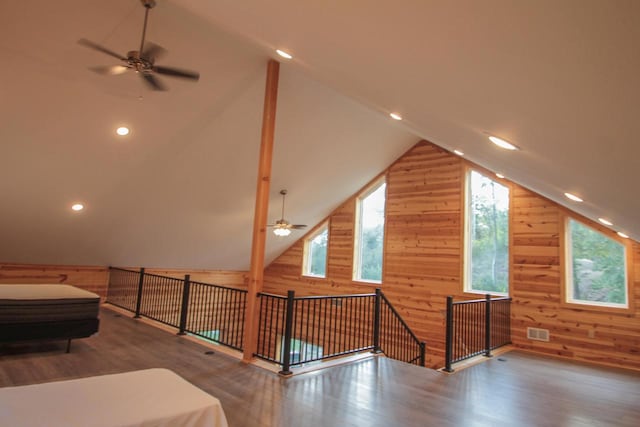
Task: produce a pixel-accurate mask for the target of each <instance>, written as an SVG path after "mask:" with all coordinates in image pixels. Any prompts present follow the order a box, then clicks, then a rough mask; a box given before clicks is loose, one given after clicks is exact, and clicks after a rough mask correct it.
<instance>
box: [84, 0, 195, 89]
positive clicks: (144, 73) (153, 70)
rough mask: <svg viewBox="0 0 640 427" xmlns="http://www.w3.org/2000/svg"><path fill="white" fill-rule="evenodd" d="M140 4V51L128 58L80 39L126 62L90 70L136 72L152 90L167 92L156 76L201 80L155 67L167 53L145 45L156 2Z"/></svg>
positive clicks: (184, 72) (176, 70) (185, 72)
mask: <svg viewBox="0 0 640 427" xmlns="http://www.w3.org/2000/svg"><path fill="white" fill-rule="evenodd" d="M140 2H141V3H142V5H143V6H144V8H145V11H144V26H143V27H142V40H141V41H140V50H132V51H130V52H129V53H127V55H126V56H122V55H120V54H118V53H116V52H114V51H112V50H109V49H107V48H106V47H104V46H101V45H99V44H97V43H94V42H92V41H90V40H87V39H80V40H78V43H80V44H81V45H83V46H85V47H88V48H90V49H94V50H97V51H99V52H102V53H106V54H107V55H110V56H113V57H114V58H117V59H119V60H121V61H122V62H124V64H123V65H114V66H105V67H92V68H90V69H91V70H92V71H95V72H97V73H99V74H111V75H116V74H122V73H124V72H126V71H128V70H134V71H135V72H136V73H138V74H139V75H140V76H141V77H142V78H143V79H144V81H145V82H146V83H147V84H148V85H149V87H150V88H151V89H152V90H167V88H166V87H165V86H164V85H163V84H162V83H161V82H160V81H159V80H158V79H157V78H156V76H155V75H156V74H161V75H164V76H167V77H179V78H182V79H187V80H192V81H197V80H198V79H199V78H200V74H199V73H197V72H195V71H189V70H182V69H179V68H173V67H164V66H160V65H155V61H156V59H158V58H159V57H160V56H161V55H163V54H164V53H166V50H165V49H164V48H162V47H161V46H158V45H157V44H154V43H152V42H149V41H148V42H146V43H145V40H144V38H145V34H146V32H147V18H148V16H149V10H151V9H152V8H153V7H154V6H155V5H156V2H155V0H140Z"/></svg>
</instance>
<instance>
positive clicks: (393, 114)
mask: <svg viewBox="0 0 640 427" xmlns="http://www.w3.org/2000/svg"><path fill="white" fill-rule="evenodd" d="M389 117H391V118H392V119H393V120H402V116H401V115H400V114H398V113H389Z"/></svg>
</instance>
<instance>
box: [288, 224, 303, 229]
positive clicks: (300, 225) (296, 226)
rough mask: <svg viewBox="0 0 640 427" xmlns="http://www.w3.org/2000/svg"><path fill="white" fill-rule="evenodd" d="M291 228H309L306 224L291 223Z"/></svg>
mask: <svg viewBox="0 0 640 427" xmlns="http://www.w3.org/2000/svg"><path fill="white" fill-rule="evenodd" d="M289 228H295V229H296V230H300V229H302V228H307V226H306V225H305V224H291V226H290V227H289Z"/></svg>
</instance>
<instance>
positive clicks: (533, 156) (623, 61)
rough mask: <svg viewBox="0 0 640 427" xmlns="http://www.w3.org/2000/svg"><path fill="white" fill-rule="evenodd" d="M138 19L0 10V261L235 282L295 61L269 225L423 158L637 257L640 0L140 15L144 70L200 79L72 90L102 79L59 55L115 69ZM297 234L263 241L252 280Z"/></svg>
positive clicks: (259, 7) (321, 209) (51, 8)
mask: <svg viewBox="0 0 640 427" xmlns="http://www.w3.org/2000/svg"><path fill="white" fill-rule="evenodd" d="M143 14H144V11H143V8H142V7H141V5H140V2H139V1H138V0H110V1H103V2H97V1H89V2H88V1H86V0H61V1H56V2H51V1H45V0H35V1H30V2H22V1H4V2H1V3H0V61H1V63H2V67H0V99H1V100H2V101H1V102H0V144H2V145H1V147H2V151H1V153H2V155H1V156H0V200H1V204H0V239H1V241H2V244H1V245H0V262H31V263H60V264H97V265H105V264H111V265H143V266H147V267H156V266H162V267H176V268H179V267H183V268H209V269H247V268H248V265H249V258H250V242H251V230H252V218H253V206H254V200H255V187H256V170H257V162H258V150H259V144H260V126H261V117H262V116H261V115H262V103H263V93H264V79H265V70H266V62H267V60H268V58H269V57H272V56H273V49H274V48H285V49H288V50H290V51H291V52H292V53H294V55H295V58H294V60H293V61H290V62H288V63H283V64H282V68H281V79H280V94H279V100H278V113H277V125H276V141H275V151H274V162H273V180H272V186H271V193H272V198H271V202H272V206H271V209H270V214H269V219H270V221H274V220H276V219H278V217H279V215H280V205H279V202H280V199H279V195H278V191H279V190H280V189H282V188H287V189H288V190H289V195H288V196H287V212H286V217H287V219H289V220H291V221H292V222H295V223H306V224H309V225H313V224H316V223H317V222H318V221H320V220H321V219H322V218H324V217H325V216H326V215H327V214H328V213H329V212H330V211H331V210H332V209H333V208H335V207H336V206H337V205H338V204H339V203H340V202H342V201H343V200H345V199H346V198H347V197H349V196H350V195H351V194H352V193H354V192H355V191H356V190H357V189H358V188H360V187H361V186H362V185H364V184H365V183H366V182H367V181H369V180H370V179H371V178H373V177H374V176H375V175H376V174H377V173H379V172H380V171H381V170H383V169H384V168H385V167H386V166H387V165H389V164H390V163H391V162H392V161H393V160H394V159H395V158H396V157H398V156H399V155H400V154H401V153H403V152H404V151H405V150H406V149H408V148H409V147H410V146H411V145H413V144H414V143H416V142H417V141H418V140H419V139H420V138H426V139H429V140H431V141H433V142H435V143H437V144H439V145H441V146H442V147H444V148H446V149H450V150H453V149H460V150H462V151H464V152H465V153H466V157H467V158H469V159H470V160H472V161H475V162H476V163H479V164H481V165H483V166H485V167H487V168H489V169H491V170H495V171H500V172H502V173H504V174H505V175H507V177H508V178H510V179H512V180H514V181H516V182H518V183H520V184H522V185H524V186H526V187H529V188H531V189H533V190H535V191H537V192H538V193H540V194H543V195H545V196H547V197H549V198H551V199H553V200H555V201H557V202H560V203H562V204H565V205H567V206H569V207H570V208H572V209H574V210H577V211H579V212H581V213H583V214H585V215H586V216H588V217H591V218H597V217H601V216H604V217H607V218H610V219H611V220H612V221H613V222H614V223H615V227H614V228H615V229H616V230H623V231H625V232H627V233H628V234H630V235H631V236H632V237H634V238H635V239H636V240H640V222H639V221H638V220H637V215H636V212H640V199H639V198H637V197H635V191H634V190H635V185H636V182H637V181H638V180H637V178H636V170H638V169H639V168H638V167H639V166H640V164H639V163H640V162H639V160H638V159H640V144H638V142H637V140H638V135H640V121H639V120H638V117H640V103H639V99H640V49H639V46H640V44H639V43H638V41H639V40H640V2H637V1H633V0H629V1H622V0H616V1H613V0H612V1H599V0H598V1H595V0H594V1H588V0H563V1H556V0H554V1H543V0H538V1H535V2H533V1H530V2H527V1H513V0H504V1H497V0H484V1H482V2H478V1H475V0H458V1H446V2H445V1H427V0H413V1H412V0H396V1H395V2H371V1H363V0H362V1H339V2H338V1H336V2H334V1H323V2H301V1H299V0H298V1H292V0H271V1H269V2H265V1H257V0H247V1H237V0H234V1H230V0H229V1H223V0H217V1H212V0H182V1H170V0H158V5H157V7H156V8H154V9H153V10H152V11H151V14H150V18H149V19H150V20H149V28H148V31H147V38H148V40H151V41H153V42H155V43H157V44H160V45H161V46H163V47H164V48H166V49H167V50H168V54H167V55H166V56H164V57H163V58H161V60H158V64H160V65H168V66H176V67H180V68H186V69H193V70H198V71H199V72H200V73H201V79H200V81H199V82H197V83H192V82H185V81H182V80H177V79H171V78H162V81H163V82H164V83H166V84H167V86H169V88H170V91H168V92H163V93H158V92H151V91H149V90H147V89H146V87H145V86H144V85H143V82H141V81H139V77H138V76H136V75H135V73H131V74H125V75H121V76H101V75H98V74H95V73H93V72H91V71H89V70H88V69H87V68H88V67H90V66H96V65H114V64H115V62H117V60H115V59H114V58H111V57H109V56H106V55H103V54H101V53H99V52H95V51H91V50H89V49H87V48H85V47H82V46H80V45H78V44H77V40H78V39H80V38H87V39H89V40H92V41H94V42H97V43H100V44H102V45H104V46H106V47H108V48H109V49H111V50H114V51H116V52H118V53H122V54H125V53H126V52H127V51H128V50H135V49H137V48H138V45H139V39H140V33H141V27H142V19H143ZM114 61H115V62H114ZM140 97H142V99H140ZM389 111H399V112H401V113H402V114H403V116H404V117H405V121H403V122H402V123H398V122H394V121H391V120H389V119H388V117H387V116H386V115H387V113H388V112H389ZM121 124H126V125H128V126H129V127H131V129H132V133H131V135H129V136H127V137H125V138H118V137H116V136H115V134H114V129H115V127H117V126H119V125H121ZM486 133H492V134H495V135H497V136H500V137H503V138H505V139H508V140H510V141H512V142H514V143H515V144H517V145H518V146H520V147H521V150H520V151H518V152H515V153H513V152H505V151H501V150H499V149H497V148H495V147H494V146H492V145H491V144H490V143H489V142H488V140H487V139H486ZM565 191H569V192H573V193H576V194H578V195H580V196H581V197H583V198H584V199H585V202H584V203H582V204H580V205H577V204H573V203H572V202H569V201H567V200H566V199H565V198H564V197H563V196H562V194H563V193H564V192H565ZM75 201H83V202H84V203H85V205H86V209H85V210H84V211H83V212H81V213H79V214H77V213H73V212H71V211H70V210H69V206H70V205H71V204H72V203H73V202H75ZM300 235H302V232H300V231H298V232H294V234H293V235H292V236H291V237H289V238H285V239H276V238H275V237H272V236H270V237H269V239H268V242H267V258H268V260H271V259H273V258H274V257H275V256H277V254H279V253H280V252H281V251H282V250H284V249H285V248H286V247H288V246H289V245H290V244H291V243H292V242H293V241H294V239H295V238H296V237H299V236H300Z"/></svg>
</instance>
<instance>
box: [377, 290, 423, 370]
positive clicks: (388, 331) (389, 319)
mask: <svg viewBox="0 0 640 427" xmlns="http://www.w3.org/2000/svg"><path fill="white" fill-rule="evenodd" d="M380 297H381V300H380V302H381V307H380V329H381V330H382V332H383V333H381V334H380V349H381V351H382V352H384V354H385V355H387V356H388V357H390V358H392V359H396V360H401V361H403V362H407V363H413V364H416V365H420V366H424V357H425V343H424V342H422V341H420V340H419V339H418V337H416V335H415V334H414V333H413V331H412V330H411V329H410V328H409V326H408V325H407V324H406V323H405V321H404V320H403V319H402V317H401V316H400V314H399V313H398V312H397V311H396V309H395V308H393V306H392V305H391V303H390V302H389V300H388V299H387V297H386V296H385V295H384V294H383V293H382V292H380Z"/></svg>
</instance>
